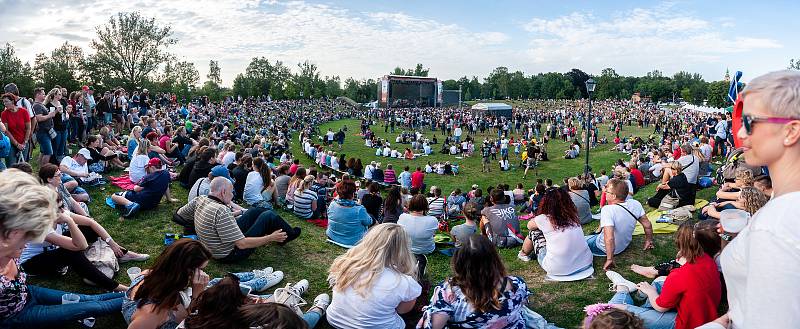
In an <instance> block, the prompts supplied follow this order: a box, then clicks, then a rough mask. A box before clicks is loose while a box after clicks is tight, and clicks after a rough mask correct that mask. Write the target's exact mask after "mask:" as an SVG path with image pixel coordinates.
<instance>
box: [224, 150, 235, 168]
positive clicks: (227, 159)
mask: <svg viewBox="0 0 800 329" xmlns="http://www.w3.org/2000/svg"><path fill="white" fill-rule="evenodd" d="M234 161H236V153H235V152H228V153H225V156H223V157H222V165H224V166H225V167H227V166H228V165H230V164H231V163H233V162H234Z"/></svg>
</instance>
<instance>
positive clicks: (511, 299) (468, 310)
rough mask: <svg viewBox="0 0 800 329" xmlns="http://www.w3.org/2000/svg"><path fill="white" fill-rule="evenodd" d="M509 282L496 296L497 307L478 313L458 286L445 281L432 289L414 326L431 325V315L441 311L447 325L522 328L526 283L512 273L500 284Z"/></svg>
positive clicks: (526, 291) (495, 328) (429, 327)
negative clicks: (431, 293)
mask: <svg viewBox="0 0 800 329" xmlns="http://www.w3.org/2000/svg"><path fill="white" fill-rule="evenodd" d="M509 284H510V285H511V288H510V289H507V290H505V291H503V293H502V295H501V296H500V309H499V310H489V311H488V312H483V313H481V312H477V311H476V310H475V309H474V308H473V307H472V305H470V303H469V301H467V297H466V296H464V294H463V292H462V291H461V289H460V288H459V287H458V286H453V285H451V284H450V282H449V280H447V281H445V282H443V283H441V284H440V285H438V286H437V287H436V288H435V289H434V291H433V297H431V303H430V305H428V306H426V307H425V308H424V309H423V315H422V319H420V321H419V323H418V324H417V328H422V329H431V328H433V327H432V322H431V320H432V316H433V315H434V314H436V313H445V314H447V315H449V316H450V318H449V319H448V320H447V328H465V329H466V328H487V329H524V328H525V320H524V318H523V316H522V314H523V312H522V308H523V307H524V306H525V305H526V303H527V300H528V286H527V285H526V284H525V281H524V280H522V279H521V278H518V277H515V276H508V277H506V279H505V280H504V281H503V287H506V286H508V285H509Z"/></svg>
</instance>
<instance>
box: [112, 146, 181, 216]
mask: <svg viewBox="0 0 800 329" xmlns="http://www.w3.org/2000/svg"><path fill="white" fill-rule="evenodd" d="M162 166H163V165H162V164H161V160H159V159H158V158H152V159H150V161H148V162H147V167H145V171H147V175H145V176H144V178H142V181H141V182H139V183H138V184H136V186H134V187H133V191H127V192H118V193H114V194H113V195H112V196H111V201H113V202H114V204H116V205H120V206H124V207H125V210H124V211H123V212H122V216H123V217H125V218H130V217H131V216H133V215H134V214H135V213H137V212H139V211H140V210H148V209H153V208H155V207H156V206H158V202H159V201H161V198H162V197H164V195H165V194H167V191H168V189H169V183H170V177H169V172H168V171H166V170H162ZM170 201H172V200H170Z"/></svg>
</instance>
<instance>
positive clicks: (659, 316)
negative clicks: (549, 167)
mask: <svg viewBox="0 0 800 329" xmlns="http://www.w3.org/2000/svg"><path fill="white" fill-rule="evenodd" d="M740 97H741V99H742V100H743V102H744V112H743V117H742V127H741V128H740V129H739V130H738V131H734V130H733V129H732V127H733V122H732V120H733V119H732V117H731V115H729V114H724V113H723V114H705V113H696V112H688V111H682V110H668V111H665V110H662V109H660V108H658V107H657V106H656V105H655V104H649V103H633V102H630V101H613V100H609V101H596V102H594V104H593V106H594V109H595V110H596V112H595V115H593V116H592V119H591V122H588V121H589V120H587V118H586V117H585V114H584V113H585V107H586V106H587V104H586V102H585V101H582V100H580V101H571V100H569V101H565V100H531V101H524V102H522V105H520V106H519V107H518V108H516V109H515V110H514V112H513V115H512V116H510V117H502V116H490V115H486V114H483V113H476V112H473V111H471V110H459V109H456V108H393V109H370V110H367V109H359V108H356V107H355V106H352V105H349V104H347V103H346V102H343V101H339V100H328V99H317V100H287V101H272V100H267V99H255V98H252V99H244V100H233V99H230V98H229V99H226V100H225V101H223V102H220V103H211V102H208V101H207V100H206V99H201V100H197V101H193V102H189V103H181V102H178V101H177V99H176V97H175V96H174V95H170V94H161V93H151V92H150V91H148V90H146V89H145V90H141V91H126V90H124V89H122V88H117V89H113V90H108V91H102V94H101V91H99V90H98V91H97V92H95V90H94V88H93V87H92V86H84V87H83V88H81V90H78V91H69V90H66V89H64V88H61V87H59V86H54V87H53V88H51V89H50V90H44V89H37V90H36V91H35V92H34V94H33V95H19V92H18V90H17V88H16V86H15V85H13V84H9V85H6V86H5V90H4V93H3V94H2V100H3V105H4V110H3V112H2V115H0V119H1V120H0V132H2V134H3V135H2V136H0V137H3V138H2V139H0V156H2V160H0V164H1V165H2V166H0V168H2V169H4V170H3V171H2V172H0V219H2V222H0V231H2V232H0V233H2V234H0V239H2V243H1V244H0V327H17V328H19V327H25V328H38V327H51V326H63V325H65V324H66V323H74V322H75V321H78V320H85V319H88V318H92V317H99V316H120V315H122V317H123V318H124V320H125V321H126V323H128V325H129V328H178V327H180V328H208V327H219V328H222V327H224V328H273V327H280V328H305V327H307V328H313V327H314V326H316V325H317V324H318V323H319V322H320V321H321V320H323V319H324V321H326V322H327V323H328V324H329V325H331V326H332V327H335V328H405V327H417V328H437V329H438V328H445V327H447V328H477V327H496V328H545V327H547V323H546V321H545V320H544V319H543V318H542V317H541V316H539V315H538V314H536V313H535V312H534V310H532V309H531V308H530V306H529V304H528V303H529V301H528V300H529V297H530V296H533V297H531V298H536V296H535V295H531V294H530V292H529V290H528V286H527V284H526V282H525V281H524V280H523V279H522V278H520V277H518V276H514V275H511V274H510V273H509V272H508V270H507V264H504V263H503V261H502V260H501V259H500V257H499V254H498V249H499V248H510V249H513V250H515V251H517V253H518V257H517V258H518V260H515V261H520V262H530V261H532V260H533V259H535V260H536V261H537V263H538V265H530V266H540V267H541V268H542V269H543V271H544V272H545V273H546V277H545V280H548V281H552V283H551V284H559V283H558V282H562V281H579V280H584V279H587V278H590V277H592V275H593V273H595V272H596V271H598V272H599V271H600V270H601V269H602V270H603V271H604V276H606V277H607V278H608V280H610V286H611V290H612V293H609V294H607V295H606V296H597V300H598V301H607V302H606V303H600V304H594V305H589V306H587V307H586V309H585V310H586V317H585V320H584V323H583V324H582V326H583V328H696V327H702V328H792V327H794V326H795V324H796V323H798V322H800V318H798V316H799V315H798V314H800V312H798V311H800V306H798V303H797V302H796V300H797V298H796V296H797V295H798V288H796V287H797V285H796V284H795V283H796V282H795V281H796V280H793V279H794V278H795V273H798V272H800V269H798V268H797V267H798V266H799V265H798V264H800V251H798V249H797V246H798V245H800V231H798V228H797V225H792V223H791V220H792V218H793V215H794V214H795V213H796V212H797V211H798V209H797V205H798V204H800V202H798V200H796V199H798V198H800V194H798V193H796V192H800V177H797V176H796V173H797V172H800V168H798V167H797V166H798V163H800V161H798V160H800V148H798V145H799V144H798V141H800V113H798V110H800V73H797V72H791V71H780V72H774V73H770V74H767V75H764V76H761V77H758V78H756V79H753V80H752V81H751V82H750V83H749V84H748V85H747V87H746V88H745V89H744V91H743V92H742V93H741V94H740ZM345 118H351V119H360V120H361V122H362V124H361V125H360V127H349V128H348V127H346V128H342V130H339V131H333V130H328V131H320V130H319V126H320V125H321V124H322V123H325V122H329V121H335V120H339V119H345ZM601 124H603V125H604V126H607V127H609V128H608V129H601V128H600V126H601ZM632 126H637V127H640V128H643V129H652V133H651V134H650V135H649V136H646V137H644V138H642V137H638V136H632V135H630V134H626V127H632ZM587 128H588V129H587ZM373 129H384V132H385V133H391V134H392V135H396V138H395V139H394V140H384V139H380V138H377V137H376V136H375V132H374V131H373ZM348 130H354V131H348ZM587 133H588V134H589V145H585V141H586V134H587ZM356 134H357V135H358V137H354V136H355V135H356ZM478 134H482V136H485V135H486V134H492V136H493V137H492V138H486V139H483V138H481V139H478V138H477V135H478ZM734 134H736V136H738V138H739V139H740V140H741V145H740V146H741V147H740V148H738V149H737V148H735V147H734V141H733V139H734ZM495 135H496V137H494V136H495ZM349 138H362V139H363V143H364V145H365V147H372V148H374V149H375V157H374V158H371V159H360V158H353V157H347V156H346V155H345V154H342V153H340V152H341V149H342V145H343V144H344V142H345V139H349ZM556 139H557V140H562V141H564V142H567V143H569V145H570V146H569V149H567V150H564V153H563V154H564V158H566V159H574V158H577V157H580V155H581V154H582V153H581V152H587V150H588V149H591V148H593V147H596V146H597V144H600V143H609V144H610V143H613V144H614V148H613V150H614V151H615V152H618V153H619V155H620V158H621V159H620V160H619V161H617V162H616V163H614V164H609V165H610V166H609V167H608V169H607V170H606V169H600V170H595V171H594V172H592V173H589V174H579V175H576V176H573V177H565V178H564V181H563V182H560V181H559V182H553V181H552V180H550V179H546V180H541V179H540V180H538V181H537V182H536V184H535V185H533V186H526V185H524V184H522V183H519V184H517V183H518V182H509V184H515V185H509V184H500V185H498V186H479V184H475V183H476V182H470V181H469V179H468V178H464V177H459V179H461V181H464V182H465V184H467V185H469V186H463V188H464V189H463V190H462V189H461V188H456V189H454V190H452V191H445V190H442V188H440V187H438V186H429V185H428V184H426V182H425V177H426V175H430V174H433V173H435V174H438V175H452V176H457V175H458V174H459V165H460V164H459V163H458V160H460V159H459V158H461V159H463V158H464V157H471V156H480V157H481V158H482V161H481V162H482V164H483V168H482V170H484V171H491V170H492V167H495V166H494V164H493V162H495V161H496V162H497V163H498V164H499V167H500V170H511V169H510V167H511V166H510V165H509V161H510V160H509V158H511V159H513V161H519V163H520V164H521V166H520V167H519V168H520V169H521V168H525V169H524V171H522V170H519V171H517V172H515V174H516V176H519V177H522V178H525V177H526V176H527V175H528V174H529V172H528V170H529V169H533V171H534V173H536V172H537V170H538V166H537V165H538V162H539V161H549V158H548V152H547V151H548V149H547V145H548V142H549V141H551V140H556ZM292 143H297V144H299V145H300V148H301V149H302V151H303V153H304V154H292V152H291V151H290V144H292ZM359 143H361V142H360V141H359ZM439 145H440V146H439ZM33 149H36V150H38V151H37V152H36V153H34V152H32V150H33ZM437 149H438V151H439V152H440V153H444V154H449V155H452V156H453V161H445V162H436V163H430V162H428V164H427V165H426V166H424V167H422V166H417V167H412V166H409V165H404V164H403V163H404V162H403V160H404V159H415V158H417V157H421V156H425V155H429V154H432V153H434V152H437ZM73 150H74V151H73ZM337 151H338V152H337ZM554 152H555V153H553V154H556V156H561V152H560V151H554ZM37 153H38V154H37ZM34 154H37V156H35V157H34V156H33V155H34ZM301 157H308V158H309V159H310V160H312V161H313V162H314V164H315V165H313V166H308V167H306V166H303V165H302V164H301ZM383 158H386V159H390V158H391V159H395V161H394V163H395V164H398V166H396V167H395V166H393V165H391V164H386V165H383V164H382V163H381V160H380V159H383ZM387 162H388V161H387ZM31 164H33V166H32V165H31ZM34 168H35V170H34ZM495 168H496V167H495ZM120 169H124V170H120ZM112 172H113V173H115V174H116V173H118V172H121V173H123V174H124V175H123V176H119V177H114V176H112V175H110V174H111V173H112ZM576 174H578V173H576ZM109 183H113V184H114V185H116V186H119V187H121V188H122V189H123V190H124V191H123V192H118V193H114V194H112V195H108V196H107V197H108V199H107V200H105V201H106V202H107V205H106V204H104V203H103V201H104V200H92V198H90V196H89V193H88V192H87V191H89V190H92V189H98V188H99V187H100V186H103V185H105V184H109ZM648 184H654V185H656V188H655V192H654V194H653V195H648V196H646V199H647V202H646V203H647V205H648V206H650V207H651V208H658V209H659V210H662V212H659V213H657V214H655V217H657V218H656V219H654V218H651V217H652V214H651V213H648V212H647V211H646V210H645V209H646V208H645V207H644V206H643V205H642V204H641V203H640V202H638V201H636V200H635V199H634V198H633V195H635V194H637V193H642V192H641V190H642V188H643V187H644V186H646V185H648ZM177 185H181V186H182V187H184V188H186V189H187V190H189V195H188V199H187V200H178V199H176V198H174V193H171V190H172V189H174V188H175V186H177ZM700 188H715V189H718V191H717V192H716V194H715V196H714V199H713V200H700V199H697V198H696V194H697V190H698V189H700ZM162 200H163V202H173V203H180V204H182V206H181V207H180V209H179V210H178V211H177V212H176V213H175V214H174V215H173V218H172V220H173V221H174V222H176V223H178V224H180V225H181V226H182V227H183V228H184V235H185V236H192V237H194V239H190V238H183V239H178V240H176V241H174V242H172V243H171V244H170V245H169V246H167V247H166V248H165V249H164V250H163V252H162V253H161V254H160V255H157V256H156V255H154V256H152V257H154V258H155V263H154V264H153V266H152V267H150V268H148V269H144V270H142V271H141V272H140V273H128V274H129V275H130V278H131V281H132V282H131V284H130V285H124V284H121V283H119V282H118V281H115V280H114V279H113V277H114V273H115V271H117V270H118V269H119V263H122V262H131V261H133V262H137V261H143V260H147V259H149V258H150V257H151V256H150V255H146V254H140V253H136V252H135V251H132V250H128V249H127V248H125V247H124V246H121V245H119V244H118V243H117V242H116V241H115V240H114V236H115V234H116V232H109V231H107V230H106V229H105V228H103V226H102V225H101V224H99V223H98V222H97V221H96V220H94V219H93V217H92V214H93V213H94V212H95V211H96V209H97V207H105V206H111V207H114V208H115V209H116V210H117V211H119V213H120V215H121V216H122V217H123V218H135V217H137V216H140V215H141V214H140V212H142V211H146V210H149V209H154V208H157V207H158V205H159V203H160V202H162ZM705 201H710V203H709V202H705ZM593 207H599V213H593V212H592V208H593ZM278 209H284V210H285V211H280V212H279V211H277V210H278ZM595 209H597V208H595ZM282 216H297V217H298V218H300V219H304V220H311V221H316V222H320V221H324V222H325V223H326V224H327V228H326V230H325V234H326V237H327V239H328V241H329V242H330V245H329V246H330V248H335V249H337V250H340V251H341V253H340V256H339V257H337V258H336V259H335V260H333V263H332V264H331V266H330V268H329V275H328V284H329V286H330V288H331V295H328V294H320V295H318V296H316V297H315V298H314V299H313V302H312V303H307V302H305V299H304V298H303V295H304V294H305V293H306V292H307V291H308V289H309V288H308V287H309V282H308V281H307V280H306V279H303V278H286V277H285V274H284V273H283V272H282V271H281V270H280V269H275V268H272V267H269V266H268V265H269V264H264V267H263V268H256V269H251V270H250V271H246V272H240V273H230V274H228V275H226V276H224V277H222V278H211V277H209V275H208V274H207V273H205V272H204V268H205V267H206V266H207V265H208V264H209V262H220V263H237V262H241V261H242V260H244V259H246V258H248V257H250V256H251V255H252V254H253V253H254V252H255V250H257V249H258V248H279V246H281V245H285V244H288V243H294V241H295V240H297V239H300V238H302V236H303V235H306V234H308V233H307V232H303V231H302V230H301V229H300V228H299V227H293V226H292V225H290V224H289V221H287V220H285V219H284V218H282ZM736 219H738V220H739V222H738V223H740V224H741V223H742V222H741V220H742V219H744V220H746V222H745V223H746V225H738V227H736V226H737V225H734V224H733V223H734V220H736ZM747 219H749V220H747ZM595 220H598V221H599V229H598V231H596V232H594V233H593V234H590V235H587V236H584V230H583V228H582V225H586V224H588V223H591V222H593V221H595ZM664 225H667V226H666V227H670V228H671V231H672V232H674V244H675V246H676V248H677V250H678V253H677V255H676V257H675V258H674V259H664V260H663V262H661V263H658V264H641V265H638V264H637V265H633V266H631V270H632V271H633V272H634V273H636V274H637V275H639V276H641V278H638V277H637V278H627V279H626V278H624V277H623V276H622V275H620V274H619V273H617V272H615V271H614V270H615V267H616V262H615V257H616V256H617V255H620V254H622V253H626V252H630V251H629V250H630V249H633V248H641V249H643V250H644V252H650V251H649V250H652V249H654V248H655V247H656V246H655V245H654V243H653V234H655V233H661V232H656V229H662V230H663V229H665V226H664ZM523 227H524V228H526V229H524V228H523ZM525 231H527V233H525ZM639 234H643V235H644V242H643V244H641V245H634V244H633V243H632V241H633V238H632V237H633V236H634V235H639ZM448 243H449V244H448ZM437 251H438V252H442V253H445V254H447V255H449V256H451V257H452V258H451V272H450V276H449V277H448V278H447V279H445V280H444V281H443V282H441V283H431V282H430V281H429V280H428V277H429V275H430V273H429V272H430V268H429V267H428V266H427V263H428V256H429V255H430V254H432V253H434V252H437ZM296 256H297V257H298V258H300V257H302V255H296ZM595 257H598V258H599V259H600V260H601V262H602V264H603V265H602V266H599V267H597V268H595V267H594V266H593V262H594V258H595ZM68 271H73V272H75V273H76V274H78V276H79V277H80V278H81V279H82V280H83V281H84V283H85V284H87V285H93V286H97V287H100V288H101V289H103V290H105V291H108V292H107V293H103V294H97V295H85V294H79V293H76V294H73V293H69V292H63V291H57V290H53V289H48V288H44V287H39V286H35V285H30V284H28V283H27V282H26V280H27V276H28V275H29V274H30V275H49V276H55V277H59V276H61V275H63V274H64V273H67V272H68ZM600 280H605V279H604V278H602V279H600ZM631 280H633V281H631ZM45 282H46V281H45ZM637 282H639V283H637ZM272 288H275V289H272ZM270 293H271V294H270ZM428 296H431V297H430V298H428ZM723 298H726V299H727V300H723ZM62 301H63V302H62ZM721 305H724V306H723V307H722V309H723V310H724V312H722V313H719V312H718V311H719V310H720V309H721V307H720V306H721Z"/></svg>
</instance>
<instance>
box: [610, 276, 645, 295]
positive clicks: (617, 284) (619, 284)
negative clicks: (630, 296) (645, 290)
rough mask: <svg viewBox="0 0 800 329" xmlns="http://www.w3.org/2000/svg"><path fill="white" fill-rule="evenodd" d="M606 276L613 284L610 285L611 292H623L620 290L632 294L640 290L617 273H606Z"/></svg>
mask: <svg viewBox="0 0 800 329" xmlns="http://www.w3.org/2000/svg"><path fill="white" fill-rule="evenodd" d="M606 276H607V277H608V279H609V280H611V284H610V285H609V290H610V291H615V292H623V291H620V289H625V290H627V292H629V293H631V292H634V291H636V290H638V289H639V288H637V287H636V284H635V283H633V282H631V281H628V280H626V279H625V278H623V277H622V275H620V274H619V273H617V272H614V271H606Z"/></svg>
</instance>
